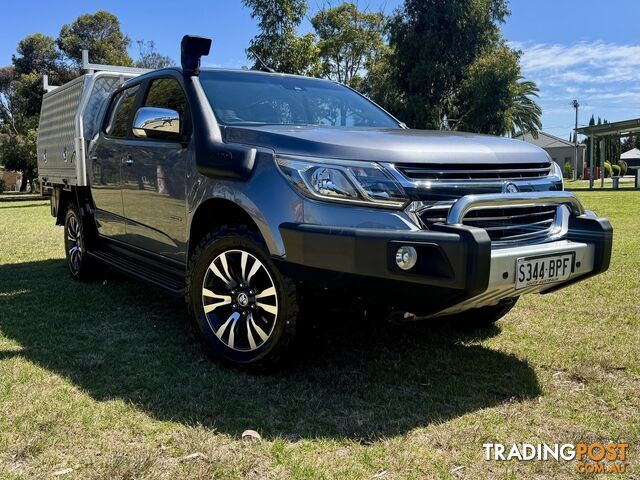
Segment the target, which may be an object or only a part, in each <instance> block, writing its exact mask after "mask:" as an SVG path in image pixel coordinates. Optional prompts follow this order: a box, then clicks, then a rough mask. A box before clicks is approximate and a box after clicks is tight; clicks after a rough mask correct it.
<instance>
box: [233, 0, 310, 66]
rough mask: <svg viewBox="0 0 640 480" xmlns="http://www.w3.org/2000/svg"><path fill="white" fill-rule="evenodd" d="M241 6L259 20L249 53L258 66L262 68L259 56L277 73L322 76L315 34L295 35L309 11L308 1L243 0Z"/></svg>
mask: <svg viewBox="0 0 640 480" xmlns="http://www.w3.org/2000/svg"><path fill="white" fill-rule="evenodd" d="M242 3H243V4H244V5H245V6H246V7H248V8H250V9H251V18H257V19H258V28H259V30H260V33H259V34H258V35H256V36H255V37H254V38H253V39H252V40H251V43H250V45H249V49H248V50H247V53H248V54H249V56H251V57H252V58H254V60H255V67H257V68H259V67H260V66H261V65H260V61H259V60H258V58H257V57H259V58H260V59H261V60H262V61H263V62H264V63H265V64H266V65H267V66H268V67H270V68H273V69H274V70H276V71H278V72H283V73H295V74H303V75H305V74H306V75H317V74H318V73H319V59H318V53H319V51H318V46H317V45H316V41H315V35H313V34H312V33H308V34H306V35H303V36H298V35H297V34H296V28H297V27H298V26H299V25H300V23H301V22H302V20H303V19H304V15H305V14H306V12H307V8H308V7H307V2H306V0H242ZM256 56H257V57H256Z"/></svg>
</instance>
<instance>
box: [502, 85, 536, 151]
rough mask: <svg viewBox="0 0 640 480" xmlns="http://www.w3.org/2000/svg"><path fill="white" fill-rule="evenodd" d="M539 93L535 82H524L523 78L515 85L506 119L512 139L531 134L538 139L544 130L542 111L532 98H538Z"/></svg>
mask: <svg viewBox="0 0 640 480" xmlns="http://www.w3.org/2000/svg"><path fill="white" fill-rule="evenodd" d="M539 91H540V90H539V89H538V86H537V85H536V84H535V82H532V81H530V80H524V79H523V77H519V78H518V81H517V82H516V83H514V85H513V95H512V105H511V106H510V107H509V109H508V110H507V116H506V118H505V120H506V122H507V125H508V130H509V133H510V134H511V136H512V137H514V136H516V135H519V134H525V133H530V134H531V135H532V136H533V137H534V138H538V132H539V131H540V129H541V128H542V122H541V121H540V116H541V115H542V109H541V108H540V105H538V104H537V103H536V102H535V100H534V99H533V98H531V97H536V98H537V97H538V92H539Z"/></svg>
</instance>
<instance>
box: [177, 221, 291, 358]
mask: <svg viewBox="0 0 640 480" xmlns="http://www.w3.org/2000/svg"><path fill="white" fill-rule="evenodd" d="M187 278H188V286H187V301H188V303H189V306H190V309H191V311H192V313H193V316H194V319H195V321H196V324H197V327H198V332H199V334H200V336H201V337H202V340H203V341H204V344H205V346H206V347H207V349H208V350H209V351H210V352H211V353H213V354H214V356H215V357H216V358H218V359H221V360H223V361H226V362H228V363H231V364H234V365H237V366H244V367H247V368H251V369H265V368H269V367H273V366H274V365H275V364H277V363H279V362H280V361H281V360H282V358H283V357H284V356H285V354H286V353H287V351H288V349H289V346H290V343H291V341H292V340H293V338H294V336H295V324H296V319H297V314H298V302H297V295H296V287H295V284H294V283H293V282H292V281H291V280H290V279H289V278H287V277H285V276H284V275H282V274H281V273H280V272H279V271H278V269H277V268H276V267H275V265H274V264H273V262H272V260H271V258H270V256H269V254H268V252H267V251H266V247H265V246H264V243H263V242H262V240H261V238H260V237H259V236H258V235H257V234H256V233H254V232H251V231H249V230H248V229H246V228H244V227H241V228H223V229H221V230H219V231H218V232H215V233H212V234H209V235H207V236H206V237H205V238H204V239H203V240H202V241H201V242H200V244H199V245H198V247H197V248H196V250H195V252H194V254H193V257H192V259H191V261H190V263H189V272H188V275H187Z"/></svg>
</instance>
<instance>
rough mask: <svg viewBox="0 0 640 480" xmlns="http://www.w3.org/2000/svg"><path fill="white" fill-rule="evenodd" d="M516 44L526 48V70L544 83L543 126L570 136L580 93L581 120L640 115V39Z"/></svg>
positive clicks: (542, 93) (614, 119) (524, 56)
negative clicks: (634, 41)
mask: <svg viewBox="0 0 640 480" xmlns="http://www.w3.org/2000/svg"><path fill="white" fill-rule="evenodd" d="M511 46H512V47H513V48H517V49H518V50H521V51H522V58H521V65H522V71H523V75H524V76H525V77H526V78H529V79H531V80H534V81H536V83H537V84H538V87H539V88H540V98H539V100H538V102H539V104H540V106H541V107H542V113H543V116H542V121H543V125H544V127H543V128H545V129H548V130H551V131H552V132H554V133H555V134H559V133H560V132H566V135H568V133H569V131H570V130H571V129H572V128H573V122H574V117H573V116H574V111H573V108H571V105H570V102H571V100H572V99H574V98H575V99H578V101H579V102H580V124H584V123H586V122H587V121H588V118H589V117H590V116H591V114H594V115H596V116H600V117H602V118H606V119H607V120H609V121H617V120H625V119H629V118H637V117H638V116H640V44H638V45H633V44H618V43H612V42H605V41H595V42H590V43H589V42H577V43H573V44H567V45H565V44H547V43H535V42H513V43H511ZM539 80H542V81H539ZM563 135H564V133H563ZM561 136H562V135H561Z"/></svg>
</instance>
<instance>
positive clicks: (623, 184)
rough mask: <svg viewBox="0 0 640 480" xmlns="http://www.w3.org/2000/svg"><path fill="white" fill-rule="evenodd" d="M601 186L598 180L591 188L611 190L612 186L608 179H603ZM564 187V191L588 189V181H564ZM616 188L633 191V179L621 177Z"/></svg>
mask: <svg viewBox="0 0 640 480" xmlns="http://www.w3.org/2000/svg"><path fill="white" fill-rule="evenodd" d="M600 185H601V180H600V179H599V178H598V179H597V180H594V181H593V188H594V189H599V188H604V189H611V188H612V185H613V181H612V180H611V179H610V178H605V179H604V187H600ZM564 186H565V188H566V189H568V190H571V189H574V188H589V180H567V179H565V181H564ZM618 188H619V189H625V190H626V189H635V178H633V177H629V176H627V177H623V178H621V179H620V182H619V184H618Z"/></svg>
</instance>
